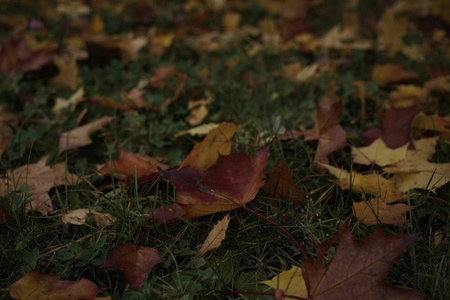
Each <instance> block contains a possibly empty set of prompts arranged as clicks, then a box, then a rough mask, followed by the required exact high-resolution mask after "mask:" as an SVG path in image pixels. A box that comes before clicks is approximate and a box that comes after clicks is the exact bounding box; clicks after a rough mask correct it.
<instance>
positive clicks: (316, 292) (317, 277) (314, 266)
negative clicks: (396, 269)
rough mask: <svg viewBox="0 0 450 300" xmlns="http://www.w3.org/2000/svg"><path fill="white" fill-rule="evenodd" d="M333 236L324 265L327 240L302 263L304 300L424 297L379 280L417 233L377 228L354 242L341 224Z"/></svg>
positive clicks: (345, 227)
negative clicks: (335, 241) (331, 249)
mask: <svg viewBox="0 0 450 300" xmlns="http://www.w3.org/2000/svg"><path fill="white" fill-rule="evenodd" d="M335 238H337V239H339V240H340V242H339V245H338V247H337V250H336V254H335V255H334V257H333V258H332V259H331V261H330V263H329V264H328V265H326V266H324V264H323V259H324V255H325V253H326V252H327V251H328V249H329V247H330V246H331V243H330V242H324V243H322V244H321V245H320V246H319V247H318V250H317V256H318V259H317V260H316V261H309V260H305V261H304V262H303V265H302V269H303V277H304V279H305V282H306V287H307V289H308V299H311V300H313V299H314V300H319V299H335V300H340V299H345V300H347V299H367V300H375V299H405V300H411V299H417V300H418V299H425V297H424V295H422V294H419V293H417V292H412V291H405V290H402V289H400V288H397V287H393V286H388V285H386V284H385V283H383V279H384V277H386V275H387V274H388V272H389V268H390V266H391V264H392V262H393V261H394V260H395V259H396V258H397V257H398V256H399V255H400V254H402V253H404V252H405V251H406V249H407V247H408V245H409V244H411V243H412V242H414V241H415V240H417V239H418V238H419V235H418V234H395V235H394V234H392V235H390V234H386V233H384V232H383V231H381V230H378V231H376V232H375V233H374V234H372V235H370V236H368V237H366V238H363V239H362V240H360V241H358V240H356V239H355V238H354V237H353V236H352V234H351V232H350V230H349V229H348V228H347V226H346V224H344V225H343V226H342V227H341V229H340V231H339V233H338V234H337V236H336V237H335Z"/></svg>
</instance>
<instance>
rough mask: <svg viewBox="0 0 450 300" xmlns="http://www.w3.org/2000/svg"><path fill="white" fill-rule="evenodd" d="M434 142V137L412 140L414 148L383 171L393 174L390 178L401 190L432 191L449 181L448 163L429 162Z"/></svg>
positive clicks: (449, 170) (449, 169) (449, 168)
mask: <svg viewBox="0 0 450 300" xmlns="http://www.w3.org/2000/svg"><path fill="white" fill-rule="evenodd" d="M436 143H437V138H436V137H434V138H425V139H421V140H415V141H413V144H414V147H415V150H408V151H407V152H406V158H405V159H404V160H403V161H400V162H399V163H397V164H395V165H393V166H391V167H387V168H383V171H385V172H387V173H389V174H394V176H393V177H392V178H391V180H392V182H394V183H395V185H396V186H397V187H398V189H399V190H401V191H404V192H407V191H409V190H411V189H416V188H417V189H426V190H432V191H434V190H435V189H437V188H438V187H441V186H443V185H444V184H446V183H447V182H449V181H450V175H449V174H450V163H443V164H439V163H432V162H429V160H430V159H431V157H432V156H433V154H434V151H435V148H436Z"/></svg>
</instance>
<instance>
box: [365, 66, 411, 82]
mask: <svg viewBox="0 0 450 300" xmlns="http://www.w3.org/2000/svg"><path fill="white" fill-rule="evenodd" d="M417 78H419V75H418V74H416V73H414V72H408V71H405V69H403V66H402V65H400V64H384V65H375V66H374V68H373V70H372V79H373V80H375V81H378V82H379V83H381V84H382V85H387V84H389V83H395V82H401V81H406V80H412V79H417Z"/></svg>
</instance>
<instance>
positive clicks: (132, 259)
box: [100, 243, 165, 290]
mask: <svg viewBox="0 0 450 300" xmlns="http://www.w3.org/2000/svg"><path fill="white" fill-rule="evenodd" d="M163 262H165V260H164V259H163V258H162V256H161V254H160V253H159V252H158V250H156V249H153V248H149V247H138V246H135V245H132V244H127V243H125V244H122V245H120V246H119V247H117V248H116V249H114V250H113V251H112V252H111V253H109V255H108V257H107V258H106V261H105V263H104V264H103V265H101V266H100V268H114V269H118V270H121V271H123V273H124V275H125V280H126V281H127V283H128V284H129V285H131V286H132V287H133V288H134V289H135V290H139V289H140V288H141V286H142V284H143V283H144V280H145V279H146V278H147V277H148V275H149V274H150V271H151V270H152V269H153V267H154V266H155V265H156V264H160V263H163Z"/></svg>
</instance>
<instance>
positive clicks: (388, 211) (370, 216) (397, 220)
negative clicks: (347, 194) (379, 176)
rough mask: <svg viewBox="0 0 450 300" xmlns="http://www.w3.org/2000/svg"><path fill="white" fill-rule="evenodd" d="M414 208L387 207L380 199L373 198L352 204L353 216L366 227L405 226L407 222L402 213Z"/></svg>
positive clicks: (404, 206)
mask: <svg viewBox="0 0 450 300" xmlns="http://www.w3.org/2000/svg"><path fill="white" fill-rule="evenodd" d="M415 207H416V206H409V205H406V204H402V203H398V204H393V205H387V204H386V203H384V202H383V201H382V200H381V199H380V198H373V199H371V200H370V201H362V202H355V201H354V202H353V214H354V215H355V217H356V218H357V219H358V221H360V222H361V223H364V224H366V225H376V224H378V222H379V223H381V224H392V225H397V224H405V223H406V222H407V220H406V219H405V217H404V216H403V214H404V213H406V212H408V211H410V210H412V209H414V208H415Z"/></svg>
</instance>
